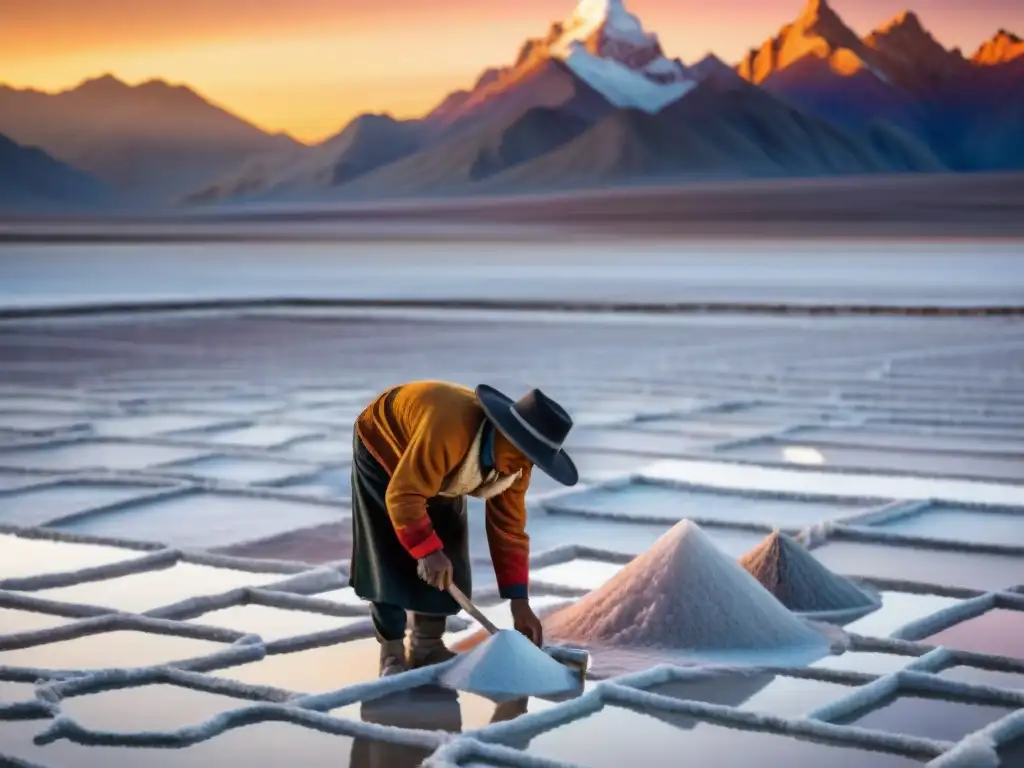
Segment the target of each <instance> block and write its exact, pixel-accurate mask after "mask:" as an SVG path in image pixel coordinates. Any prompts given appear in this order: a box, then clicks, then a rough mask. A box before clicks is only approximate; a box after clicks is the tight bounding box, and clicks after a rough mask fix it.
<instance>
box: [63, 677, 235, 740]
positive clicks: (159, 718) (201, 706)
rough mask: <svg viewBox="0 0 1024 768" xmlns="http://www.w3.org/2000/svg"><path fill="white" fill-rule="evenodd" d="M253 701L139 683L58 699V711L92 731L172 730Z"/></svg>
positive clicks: (176, 686)
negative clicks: (59, 701)
mask: <svg viewBox="0 0 1024 768" xmlns="http://www.w3.org/2000/svg"><path fill="white" fill-rule="evenodd" d="M252 703H254V702H251V701H248V700H246V699H236V698H234V697H232V696H223V695H220V694H215V693H207V692H206V691H197V690H193V689H191V688H183V687H182V686H179V685H163V684H157V685H140V686H137V687H134V688H120V689H118V690H112V691H102V692H100V693H90V694H88V695H86V696H72V697H69V698H65V699H62V700H61V703H60V708H61V712H62V713H64V714H66V715H69V716H70V717H72V718H74V719H75V720H76V721H77V722H78V723H80V724H81V725H83V726H85V727H86V728H90V729H92V730H96V731H112V732H115V733H138V732H141V731H173V730H176V729H178V728H182V727H184V726H187V725H199V724H200V723H202V722H203V721H205V720H208V719H209V718H211V717H213V716H214V715H218V714H220V713H221V712H225V711H227V710H229V709H238V708H239V707H245V706H248V705H249V704H252Z"/></svg>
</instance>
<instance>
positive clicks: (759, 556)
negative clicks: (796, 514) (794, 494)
mask: <svg viewBox="0 0 1024 768" xmlns="http://www.w3.org/2000/svg"><path fill="white" fill-rule="evenodd" d="M739 563H740V565H741V566H742V567H743V568H744V569H745V570H746V571H747V573H749V574H750V575H751V576H753V577H754V578H755V579H757V580H758V581H759V582H760V583H761V585H762V586H763V587H764V588H765V589H767V590H768V591H769V592H771V593H772V594H773V595H775V597H777V598H778V599H779V602H781V603H782V604H783V605H784V606H786V607H787V608H789V609H790V610H791V611H799V612H801V613H825V612H837V611H851V610H855V609H863V610H864V611H869V610H871V609H872V608H877V607H878V605H879V602H878V599H877V597H876V596H875V595H871V594H869V593H867V592H866V591H864V590H863V589H861V588H860V587H858V586H857V585H856V584H854V583H853V582H852V581H850V580H849V579H847V578H844V577H842V576H840V575H839V574H837V573H833V572H832V571H830V570H829V569H828V568H826V567H825V566H824V565H822V564H821V563H820V562H818V560H817V558H816V557H814V555H812V554H811V553H810V552H808V551H807V549H806V548H805V547H804V546H803V545H801V544H800V542H798V541H796V540H794V539H792V538H790V537H789V536H786V535H785V534H784V533H780V532H779V531H776V532H775V533H772V534H771V535H769V536H768V537H767V538H766V539H765V540H764V541H762V542H761V543H760V544H758V545H757V546H756V547H754V548H753V549H752V550H750V551H749V552H748V553H747V554H745V555H744V556H743V557H741V558H740V561H739Z"/></svg>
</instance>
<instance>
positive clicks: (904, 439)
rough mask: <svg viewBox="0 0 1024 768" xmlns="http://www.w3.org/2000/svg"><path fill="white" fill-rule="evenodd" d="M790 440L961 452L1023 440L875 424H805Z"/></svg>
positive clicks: (1012, 446)
mask: <svg viewBox="0 0 1024 768" xmlns="http://www.w3.org/2000/svg"><path fill="white" fill-rule="evenodd" d="M789 436H790V437H791V438H792V439H794V440H795V439H798V438H799V439H801V440H810V441H813V442H814V443H820V444H822V445H844V446H858V447H863V448H875V447H879V448H888V449H894V448H897V449H898V448H903V449H908V450H929V449H935V448H943V449H948V450H951V451H962V452H964V453H972V452H978V453H990V452H993V451H1000V450H1004V449H1005V450H1012V451H1017V450H1024V440H1014V441H1010V440H995V441H994V440H993V438H992V437H991V436H988V437H983V436H974V435H970V434H964V435H958V434H956V433H955V432H945V433H938V434H935V433H930V432H915V431H912V430H907V429H903V430H899V431H896V430H886V429H881V428H878V427H846V428H837V427H808V428H806V429H802V430H800V431H799V432H795V433H791V434H790V435H789Z"/></svg>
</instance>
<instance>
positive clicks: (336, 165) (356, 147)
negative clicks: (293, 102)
mask: <svg viewBox="0 0 1024 768" xmlns="http://www.w3.org/2000/svg"><path fill="white" fill-rule="evenodd" d="M422 133H423V131H422V127H421V125H420V124H419V123H418V122H417V121H399V120H395V119H394V118H392V117H390V116H389V115H369V114H368V115H360V116H359V117H357V118H356V119H355V120H353V121H352V122H351V123H349V124H348V125H347V126H346V127H345V128H344V129H343V130H342V131H341V132H340V133H338V134H337V135H336V136H334V137H332V138H330V139H328V140H326V141H325V142H323V143H322V144H318V145H316V146H313V147H301V148H296V149H292V150H290V151H286V152H282V153H278V154H275V155H269V156H264V157H260V158H257V159H255V160H252V161H250V162H248V163H246V164H245V165H243V166H242V167H241V168H240V169H237V170H235V171H233V172H232V173H230V174H228V175H226V176H225V177H223V178H221V179H219V180H217V181H216V182H214V183H213V184H210V185H208V186H206V187H204V188H203V189H200V190H198V191H196V192H193V193H191V194H190V195H187V196H186V197H185V201H186V202H193V203H198V202H210V201H214V200H220V199H225V198H231V197H244V196H263V195H273V194H277V193H295V192H301V191H303V190H309V191H312V190H318V189H325V188H330V187H336V186H340V185H342V184H347V183H348V182H351V181H354V180H355V179H358V178H359V177H360V176H362V175H364V174H366V173H369V172H370V171H373V170H375V169H377V168H380V167H381V166H384V165H387V164H389V163H392V162H394V161H396V160H398V159H400V158H402V157H405V156H407V155H410V154H412V153H413V152H415V151H416V150H418V149H419V148H420V147H421V146H422V144H423V139H422Z"/></svg>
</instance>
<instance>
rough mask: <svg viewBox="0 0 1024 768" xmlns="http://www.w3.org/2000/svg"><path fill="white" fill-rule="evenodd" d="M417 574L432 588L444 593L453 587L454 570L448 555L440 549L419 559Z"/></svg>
mask: <svg viewBox="0 0 1024 768" xmlns="http://www.w3.org/2000/svg"><path fill="white" fill-rule="evenodd" d="M416 573H417V575H418V576H419V577H420V578H421V579H423V580H424V581H425V582H427V584H429V585H430V586H432V587H437V588H438V589H440V590H442V591H444V590H447V589H448V587H450V586H451V585H452V577H453V575H454V569H453V568H452V561H451V560H449V559H448V555H446V554H445V553H444V551H443V550H440V549H439V550H437V551H436V552H431V553H430V554H429V555H427V556H426V557H421V558H420V559H419V561H418V562H417V564H416Z"/></svg>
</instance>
